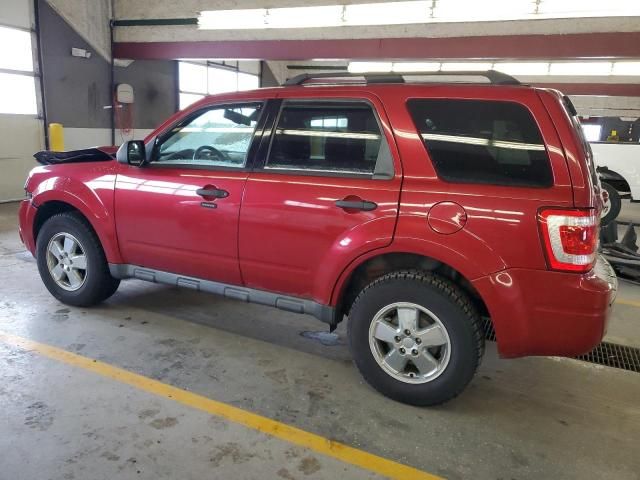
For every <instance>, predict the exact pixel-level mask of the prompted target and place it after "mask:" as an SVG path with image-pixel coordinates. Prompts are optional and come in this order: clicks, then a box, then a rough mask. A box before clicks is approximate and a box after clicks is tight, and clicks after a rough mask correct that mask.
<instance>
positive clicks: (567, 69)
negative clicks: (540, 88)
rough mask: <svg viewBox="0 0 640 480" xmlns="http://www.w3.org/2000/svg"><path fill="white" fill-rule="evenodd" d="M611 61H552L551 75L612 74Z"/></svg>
mask: <svg viewBox="0 0 640 480" xmlns="http://www.w3.org/2000/svg"><path fill="white" fill-rule="evenodd" d="M611 67H612V64H611V62H552V63H551V65H550V66H549V75H572V76H582V75H611Z"/></svg>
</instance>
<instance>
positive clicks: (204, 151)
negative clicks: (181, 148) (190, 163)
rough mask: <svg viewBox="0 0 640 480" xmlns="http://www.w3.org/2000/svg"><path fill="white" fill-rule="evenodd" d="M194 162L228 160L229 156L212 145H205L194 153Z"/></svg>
mask: <svg viewBox="0 0 640 480" xmlns="http://www.w3.org/2000/svg"><path fill="white" fill-rule="evenodd" d="M193 159H194V160H202V159H204V160H228V159H229V156H228V155H227V154H226V153H224V152H221V151H220V150H218V149H217V148H215V147H212V146H211V145H203V146H201V147H198V149H197V150H196V151H195V152H193Z"/></svg>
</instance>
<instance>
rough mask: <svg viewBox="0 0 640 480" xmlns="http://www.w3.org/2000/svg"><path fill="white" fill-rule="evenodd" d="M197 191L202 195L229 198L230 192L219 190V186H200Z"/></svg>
mask: <svg viewBox="0 0 640 480" xmlns="http://www.w3.org/2000/svg"><path fill="white" fill-rule="evenodd" d="M196 193H197V194H198V195H200V196H201V197H205V198H206V197H214V198H227V197H228V196H229V192H227V191H226V190H219V189H217V188H199V189H198V190H196Z"/></svg>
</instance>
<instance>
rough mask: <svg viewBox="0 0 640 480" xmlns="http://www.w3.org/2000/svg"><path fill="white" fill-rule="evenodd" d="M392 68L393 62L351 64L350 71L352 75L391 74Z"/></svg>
mask: <svg viewBox="0 0 640 480" xmlns="http://www.w3.org/2000/svg"><path fill="white" fill-rule="evenodd" d="M392 67H393V64H392V63H391V62H349V68H348V70H349V72H351V73H366V72H378V73H386V72H390V71H391V68H392Z"/></svg>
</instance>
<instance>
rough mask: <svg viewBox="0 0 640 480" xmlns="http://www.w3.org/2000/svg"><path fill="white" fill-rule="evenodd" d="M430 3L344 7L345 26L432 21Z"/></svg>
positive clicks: (412, 2)
mask: <svg viewBox="0 0 640 480" xmlns="http://www.w3.org/2000/svg"><path fill="white" fill-rule="evenodd" d="M432 4H433V2H432V1H431V0H429V1H411V2H383V3H360V4H354V5H346V6H345V7H344V24H345V25H404V24H409V23H425V22H428V21H429V20H430V16H431V5H432Z"/></svg>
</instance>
